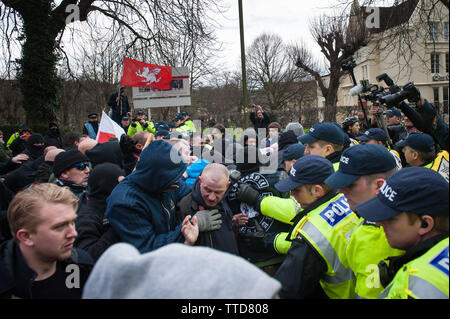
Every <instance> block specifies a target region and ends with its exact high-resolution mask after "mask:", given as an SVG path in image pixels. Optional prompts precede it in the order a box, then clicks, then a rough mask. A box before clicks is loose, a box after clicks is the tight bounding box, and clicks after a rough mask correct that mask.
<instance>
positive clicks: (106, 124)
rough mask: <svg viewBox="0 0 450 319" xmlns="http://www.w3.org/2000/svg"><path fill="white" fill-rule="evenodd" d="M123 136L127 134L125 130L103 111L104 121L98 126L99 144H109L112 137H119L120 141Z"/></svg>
mask: <svg viewBox="0 0 450 319" xmlns="http://www.w3.org/2000/svg"><path fill="white" fill-rule="evenodd" d="M122 134H126V132H125V130H124V129H123V128H122V127H121V126H120V125H119V124H117V123H116V122H114V121H113V120H112V119H111V118H110V117H109V116H108V115H107V114H106V113H105V112H104V111H103V112H102V119H101V120H100V125H99V126H98V133H97V142H98V143H104V142H108V141H109V139H110V138H111V137H117V138H118V140H119V141H120V137H121V136H122Z"/></svg>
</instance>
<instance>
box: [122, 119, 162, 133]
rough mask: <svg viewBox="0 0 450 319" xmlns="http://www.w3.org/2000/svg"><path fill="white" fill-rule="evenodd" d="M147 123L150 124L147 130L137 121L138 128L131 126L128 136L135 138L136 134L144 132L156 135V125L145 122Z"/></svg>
mask: <svg viewBox="0 0 450 319" xmlns="http://www.w3.org/2000/svg"><path fill="white" fill-rule="evenodd" d="M145 122H146V123H147V124H148V126H147V128H146V129H145V130H144V128H143V127H142V125H141V123H140V122H139V121H136V127H133V126H131V124H130V126H129V127H128V131H127V135H128V136H129V137H134V135H135V134H136V132H142V131H146V132H150V133H152V134H154V133H155V132H156V129H155V125H154V124H153V122H149V121H145Z"/></svg>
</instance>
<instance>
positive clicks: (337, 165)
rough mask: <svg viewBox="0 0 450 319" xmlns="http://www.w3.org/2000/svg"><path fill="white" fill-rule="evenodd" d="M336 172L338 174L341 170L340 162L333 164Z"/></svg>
mask: <svg viewBox="0 0 450 319" xmlns="http://www.w3.org/2000/svg"><path fill="white" fill-rule="evenodd" d="M333 168H334V171H335V172H337V171H338V170H339V162H336V163H333Z"/></svg>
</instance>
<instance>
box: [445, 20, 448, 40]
mask: <svg viewBox="0 0 450 319" xmlns="http://www.w3.org/2000/svg"><path fill="white" fill-rule="evenodd" d="M444 40H445V41H447V42H448V22H447V23H444Z"/></svg>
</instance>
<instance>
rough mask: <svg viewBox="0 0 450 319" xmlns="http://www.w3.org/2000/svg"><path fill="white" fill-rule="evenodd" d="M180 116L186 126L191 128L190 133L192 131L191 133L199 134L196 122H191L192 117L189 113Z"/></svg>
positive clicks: (184, 112)
mask: <svg viewBox="0 0 450 319" xmlns="http://www.w3.org/2000/svg"><path fill="white" fill-rule="evenodd" d="M180 114H181V116H182V117H183V121H184V124H185V125H187V126H188V127H189V131H191V133H195V132H197V129H196V128H195V125H194V122H192V120H191V115H190V114H189V112H188V111H183V112H181V113H180Z"/></svg>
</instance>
